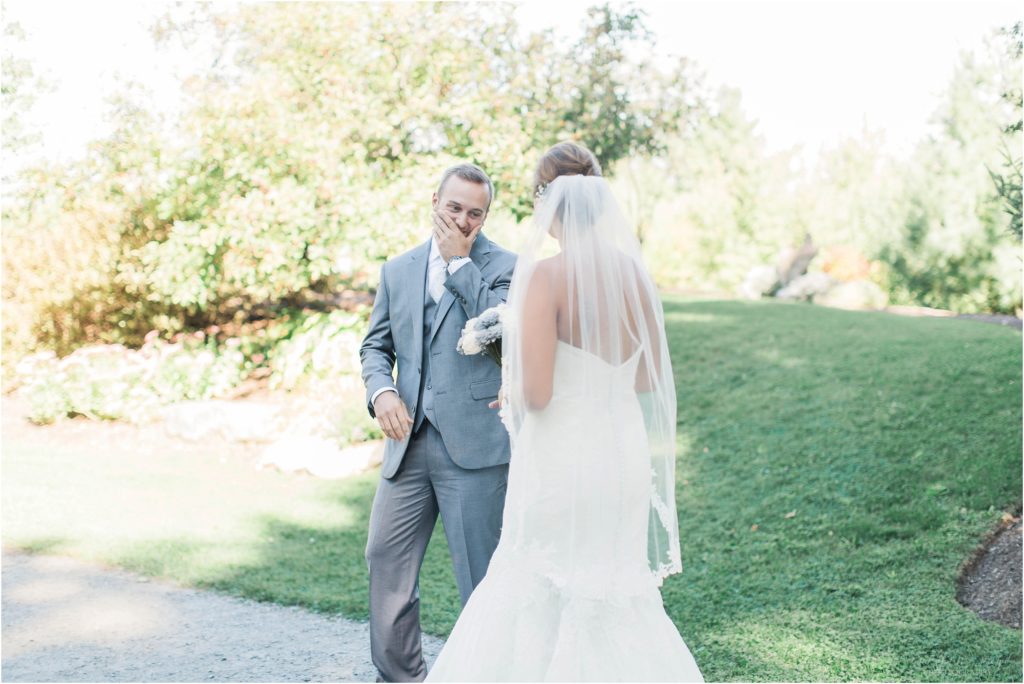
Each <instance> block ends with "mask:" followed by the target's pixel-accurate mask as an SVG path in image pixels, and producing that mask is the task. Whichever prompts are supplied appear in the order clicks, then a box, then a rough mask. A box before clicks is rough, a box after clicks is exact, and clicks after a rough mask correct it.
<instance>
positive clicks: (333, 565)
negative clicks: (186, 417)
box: [33, 299, 1022, 681]
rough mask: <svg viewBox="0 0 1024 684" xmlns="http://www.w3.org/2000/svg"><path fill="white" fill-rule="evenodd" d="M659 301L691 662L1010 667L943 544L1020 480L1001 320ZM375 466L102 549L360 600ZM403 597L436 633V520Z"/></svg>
mask: <svg viewBox="0 0 1024 684" xmlns="http://www.w3.org/2000/svg"><path fill="white" fill-rule="evenodd" d="M665 310H666V321H667V326H668V334H669V341H670V348H671V353H672V361H673V367H674V371H675V375H676V381H677V394H678V399H679V406H680V410H679V442H680V445H681V448H680V453H679V467H678V469H677V493H678V509H679V519H680V530H681V536H682V554H683V572H682V573H681V574H679V575H675V576H673V577H670V578H668V579H667V580H666V582H665V585H664V587H663V592H662V593H663V597H664V600H665V606H666V610H667V611H668V614H669V616H670V617H671V618H672V619H673V621H674V622H675V623H676V625H677V626H678V627H679V629H680V632H681V633H682V634H683V637H684V639H685V640H686V642H687V644H688V645H689V646H690V647H691V649H692V650H693V651H694V655H695V656H696V658H697V661H698V663H699V664H700V665H701V667H702V669H703V671H704V674H705V676H706V678H707V679H708V680H710V681H729V680H750V681H758V680H775V681H817V680H823V681H849V680H891V681H943V680H949V681H1020V680H1021V678H1022V677H1021V674H1022V673H1021V655H1020V631H1019V630H1012V629H1008V628H1005V627H1001V626H999V625H993V624H991V623H986V622H984V621H982V620H980V619H979V618H977V616H975V615H974V614H973V613H970V612H969V611H967V610H965V609H963V608H962V607H961V606H960V605H959V604H958V603H957V602H956V599H955V591H956V575H957V570H958V568H959V566H960V564H961V563H962V561H963V559H964V558H965V557H966V555H968V554H969V553H970V551H971V550H972V549H973V548H974V546H975V544H976V543H977V541H978V539H979V538H980V537H981V536H982V535H984V533H985V532H986V531H987V530H988V529H989V527H990V526H991V524H992V523H993V521H994V520H995V519H997V518H998V517H999V513H1000V511H1001V510H1002V509H1004V508H1006V507H1008V506H1012V505H1013V504H1014V503H1015V502H1017V501H1018V500H1019V492H1020V487H1021V479H1020V460H1019V458H1020V452H1021V433H1020V424H1021V405H1020V394H1021V379H1020V361H1021V358H1020V337H1019V335H1018V334H1017V333H1016V332H1015V331H1012V330H1006V329H1001V328H998V327H996V326H985V325H981V324H978V323H975V322H966V321H948V320H929V319H908V318H901V317H897V316H892V315H888V314H882V313H854V312H845V311H838V310H829V309H821V308H813V307H809V306H805V305H794V304H777V303H743V302H712V301H701V302H682V301H678V300H673V299H670V300H668V301H666V305H665ZM376 482H377V474H376V473H371V474H367V475H364V476H361V477H358V478H354V479H351V480H346V481H340V482H330V483H324V484H323V485H322V486H318V487H316V488H315V490H314V491H315V496H318V497H322V498H323V500H324V501H325V502H326V503H327V504H328V506H327V509H328V510H329V511H336V512H337V519H336V520H335V519H329V518H328V519H323V520H321V521H320V522H319V524H304V523H300V522H296V520H295V519H293V518H289V517H288V516H287V515H286V514H287V513H288V512H289V511H287V510H282V512H281V514H280V515H266V514H262V517H258V518H253V519H252V521H251V522H252V525H253V527H254V529H255V533H254V534H253V535H250V536H249V537H247V538H246V539H245V540H244V541H243V542H240V545H239V547H237V548H224V547H221V546H219V545H217V544H214V543H210V542H205V541H196V540H195V538H171V539H162V540H152V541H145V542H133V543H131V544H130V545H128V546H126V547H125V548H124V549H122V550H121V551H119V552H118V559H119V561H118V562H122V563H123V564H124V565H126V566H128V567H132V568H134V569H137V570H141V571H143V572H147V573H149V574H153V575H166V576H173V577H175V578H176V579H180V580H182V581H184V582H186V583H191V584H196V585H198V586H205V587H210V588H214V589H219V590H222V591H226V592H229V593H232V594H236V595H241V596H246V597H249V598H253V599H257V600H265V601H274V602H276V603H282V604H293V605H301V606H305V607H308V608H311V609H313V610H318V611H322V612H327V613H341V614H344V615H346V616H349V617H354V618H359V619H365V617H366V606H367V574H366V565H365V560H364V558H363V552H364V548H365V544H366V531H367V526H368V522H369V521H368V516H369V511H370V506H371V502H372V499H373V493H374V490H375V487H376ZM303 491H305V490H303ZM329 515H333V513H330V514H329ZM254 539H255V540H256V541H253V540H254ZM311 540H312V541H311ZM33 543H34V544H39V545H40V546H41V547H44V546H45V544H47V543H50V544H52V545H51V546H50V547H48V548H52V549H55V550H59V549H60V548H61V544H62V541H61V540H59V539H56V538H54V539H52V540H50V541H49V542H48V541H47V540H43V539H41V540H38V542H33ZM226 544H230V542H226ZM421 597H422V606H421V607H422V618H423V624H424V628H425V630H426V631H428V632H430V633H433V634H438V635H442V636H443V635H445V634H447V633H448V632H449V630H450V629H451V627H452V625H453V624H454V621H455V618H456V617H457V614H458V610H459V599H458V593H457V591H456V588H455V582H454V579H453V578H452V573H451V566H450V560H449V557H448V553H447V549H446V548H445V543H444V535H443V534H441V533H440V532H439V531H436V532H435V535H434V538H433V540H432V541H431V544H430V547H429V549H428V552H427V558H426V560H425V563H424V567H423V572H422V576H421Z"/></svg>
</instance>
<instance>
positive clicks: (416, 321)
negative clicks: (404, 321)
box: [405, 240, 430, 359]
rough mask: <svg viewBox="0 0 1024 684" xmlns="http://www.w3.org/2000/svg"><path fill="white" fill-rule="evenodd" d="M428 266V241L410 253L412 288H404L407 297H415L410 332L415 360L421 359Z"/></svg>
mask: <svg viewBox="0 0 1024 684" xmlns="http://www.w3.org/2000/svg"><path fill="white" fill-rule="evenodd" d="M429 264H430V240H427V244H425V245H422V246H420V247H419V248H418V249H416V250H415V251H414V252H413V253H412V265H411V266H410V267H409V271H410V276H409V277H411V278H412V279H413V282H412V287H407V288H405V290H406V292H408V293H409V296H412V297H415V299H414V300H413V302H412V303H411V306H412V332H413V335H412V337H413V349H415V351H416V353H415V355H414V356H413V358H415V359H421V358H423V301H424V300H423V298H424V297H426V296H427V269H428V268H429Z"/></svg>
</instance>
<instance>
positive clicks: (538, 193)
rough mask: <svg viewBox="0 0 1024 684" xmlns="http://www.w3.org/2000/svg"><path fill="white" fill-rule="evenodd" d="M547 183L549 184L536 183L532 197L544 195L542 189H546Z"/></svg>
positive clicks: (539, 197) (538, 197) (537, 197)
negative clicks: (535, 189)
mask: <svg viewBox="0 0 1024 684" xmlns="http://www.w3.org/2000/svg"><path fill="white" fill-rule="evenodd" d="M548 185H550V184H549V183H541V184H540V185H538V186H537V191H536V192H535V193H533V196H534V198H536V199H541V198H542V197H544V191H545V190H547V189H548Z"/></svg>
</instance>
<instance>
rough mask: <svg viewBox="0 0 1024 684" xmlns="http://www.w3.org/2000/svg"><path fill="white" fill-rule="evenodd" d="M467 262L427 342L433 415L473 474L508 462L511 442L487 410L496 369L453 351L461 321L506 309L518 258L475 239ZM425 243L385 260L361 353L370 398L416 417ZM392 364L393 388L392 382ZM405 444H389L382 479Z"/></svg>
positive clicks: (481, 358) (448, 286)
mask: <svg viewBox="0 0 1024 684" xmlns="http://www.w3.org/2000/svg"><path fill="white" fill-rule="evenodd" d="M469 256H470V259H471V260H472V262H471V263H469V264H466V265H465V266H463V267H461V268H459V269H458V270H457V271H456V272H455V274H454V275H452V276H451V277H449V278H448V279H447V280H446V281H445V283H444V287H445V292H444V296H442V297H441V300H440V301H439V302H438V310H437V315H436V317H435V319H434V325H433V328H432V329H431V331H430V334H429V336H428V344H429V347H430V353H431V354H432V356H431V357H430V359H431V360H430V368H431V382H432V385H433V392H434V414H435V417H436V422H437V425H435V427H436V428H437V429H438V432H440V433H441V437H442V439H443V440H444V445H445V448H446V449H447V450H448V454H449V455H450V456H451V457H452V460H453V461H455V463H456V464H458V465H459V466H461V467H463V468H468V469H476V468H486V467H489V466H494V465H499V464H503V463H508V461H509V455H510V450H509V442H508V433H507V432H506V431H505V427H504V425H502V423H501V419H500V418H499V417H498V412H497V411H496V410H494V409H490V408H487V404H488V403H489V402H491V401H493V400H494V399H495V398H496V397H497V396H498V389H499V387H500V386H501V369H500V368H499V367H498V366H497V365H496V364H495V363H494V362H493V361H491V359H489V358H487V356H485V355H484V354H478V355H475V356H463V355H462V354H460V353H459V352H458V351H456V345H457V343H458V341H459V336H460V335H461V333H462V328H463V326H465V324H466V321H467V320H469V319H470V318H472V317H474V316H478V315H479V314H480V313H482V312H483V311H484V310H485V309H488V308H490V307H492V306H495V305H496V304H499V303H501V302H504V301H505V300H506V299H507V298H508V287H509V284H510V283H511V281H512V271H513V269H514V268H515V262H516V256H515V254H513V253H512V252H509V251H507V250H505V249H502V248H501V247H499V246H498V245H496V244H494V243H493V242H491V241H490V240H488V239H487V238H486V237H485V236H484V235H483V233H480V234H479V235H477V238H476V241H475V242H474V243H473V248H472V250H471V251H470V254H469ZM429 257H430V240H427V242H426V243H424V244H422V245H420V246H419V247H416V248H414V249H411V250H409V251H408V252H406V253H404V254H401V255H399V256H397V257H395V258H394V259H391V260H390V261H388V262H387V263H386V264H384V266H383V267H382V268H381V272H380V286H379V287H378V289H377V297H376V299H375V300H374V303H373V313H372V314H371V315H370V329H369V332H367V334H366V338H365V339H364V340H363V344H362V346H361V347H360V349H359V357H360V359H361V361H362V367H363V382H364V383H365V385H366V401H367V407H368V409H369V411H370V415H371V416H373V415H374V412H373V405H372V403H371V402H370V399H371V398H372V397H373V394H374V393H375V392H376V391H377V390H379V389H381V388H382V387H394V388H396V389H397V390H398V395H399V396H400V397H401V398H402V400H403V401H404V402H405V405H406V406H407V407H408V408H409V415H410V416H415V415H416V403H417V401H418V400H419V389H420V376H421V374H422V372H423V369H422V368H421V366H422V363H423V344H424V335H423V298H424V296H425V292H424V288H425V287H426V275H427V263H428V261H429ZM396 363H397V365H398V378H397V383H396V381H395V379H394V378H393V377H392V371H393V370H394V367H395V364H396ZM408 444H409V439H408V438H406V439H405V440H404V441H401V442H396V441H395V440H392V439H388V440H387V443H386V446H385V448H384V462H383V464H382V466H381V475H382V476H383V477H387V478H390V477H392V476H394V474H395V473H396V472H397V471H398V467H399V465H401V463H402V457H403V456H404V455H405V449H406V446H408Z"/></svg>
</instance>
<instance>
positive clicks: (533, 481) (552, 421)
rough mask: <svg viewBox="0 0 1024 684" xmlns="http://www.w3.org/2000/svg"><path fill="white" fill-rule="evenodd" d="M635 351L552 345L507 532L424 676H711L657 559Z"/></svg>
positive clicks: (513, 471) (515, 459)
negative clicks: (548, 375)
mask: <svg viewBox="0 0 1024 684" xmlns="http://www.w3.org/2000/svg"><path fill="white" fill-rule="evenodd" d="M638 352H639V350H638ZM639 358H640V354H639V353H634V354H633V355H632V356H631V357H630V358H629V359H627V360H626V361H625V363H622V364H619V365H614V364H611V363H608V362H607V361H605V360H604V359H602V358H600V357H598V356H596V355H594V354H592V353H590V352H587V351H584V350H582V349H580V348H578V347H575V346H572V345H570V344H568V343H566V342H564V341H561V340H560V341H559V342H558V343H557V345H556V350H555V363H554V378H553V386H552V388H553V394H552V398H551V401H550V403H549V404H548V405H547V406H546V407H545V408H544V409H542V410H539V411H531V412H529V413H527V414H526V415H525V418H524V420H523V423H522V427H521V429H520V430H519V432H518V439H517V440H516V443H515V448H514V451H513V455H512V460H511V464H510V469H509V481H508V493H507V497H506V503H505V517H504V523H503V527H502V535H501V541H500V543H499V544H498V548H497V550H496V551H495V553H494V556H493V558H492V559H491V563H490V566H489V568H488V571H487V575H486V576H485V577H484V579H483V580H482V581H481V583H480V584H479V586H477V588H476V590H475V591H474V592H473V595H472V596H471V597H470V600H469V602H468V604H467V605H466V606H465V608H464V610H463V612H462V615H461V616H460V617H459V620H458V623H457V624H456V625H455V628H454V630H453V631H452V633H451V636H450V637H449V639H448V642H447V643H446V645H445V647H444V649H443V650H442V652H441V654H440V656H439V657H438V659H437V661H436V662H435V664H434V666H433V668H432V669H431V671H430V674H429V675H428V678H427V679H428V681H523V682H531V681H566V682H571V681H595V680H596V681H675V682H682V681H697V682H699V681H703V677H702V675H701V672H700V669H699V668H698V667H697V663H696V662H695V661H694V659H693V656H692V655H691V653H690V651H689V649H688V648H687V647H686V644H685V643H684V642H683V639H682V637H680V635H679V632H678V631H677V629H676V627H675V625H674V624H673V623H672V621H671V620H670V619H669V617H668V615H667V614H666V613H665V609H664V607H663V605H662V599H661V594H660V592H659V591H658V584H659V579H658V578H657V576H656V575H655V574H652V571H651V569H650V567H649V562H648V548H647V544H648V525H649V522H650V521H649V517H650V515H651V490H652V470H651V454H650V450H649V447H648V436H647V431H646V429H645V425H644V416H643V413H642V410H641V406H640V403H639V400H638V396H637V393H636V391H635V389H634V383H635V379H636V377H637V364H638V359H639ZM583 378H586V379H587V381H586V383H583V382H580V379H583ZM584 384H585V385H586V388H584ZM581 464H582V465H583V467H582V468H581V467H580V466H581ZM673 504H674V502H673ZM674 514H675V510H674V505H673V510H672V515H673V516H674Z"/></svg>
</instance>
